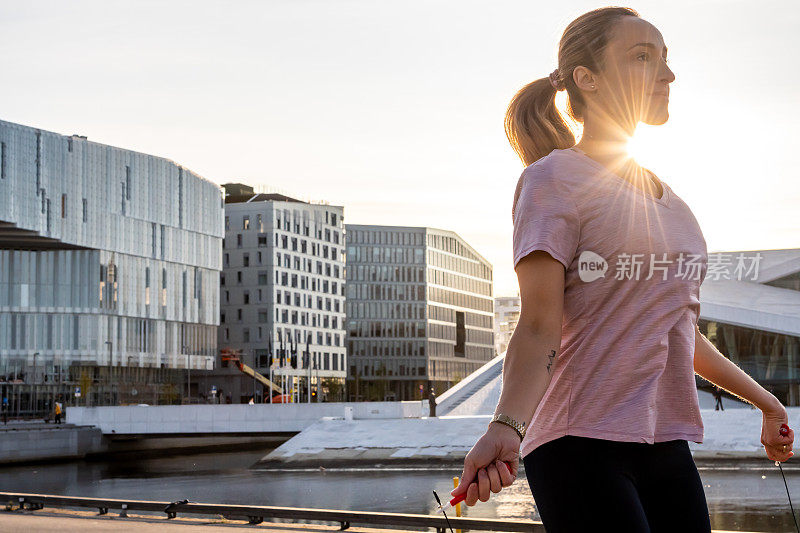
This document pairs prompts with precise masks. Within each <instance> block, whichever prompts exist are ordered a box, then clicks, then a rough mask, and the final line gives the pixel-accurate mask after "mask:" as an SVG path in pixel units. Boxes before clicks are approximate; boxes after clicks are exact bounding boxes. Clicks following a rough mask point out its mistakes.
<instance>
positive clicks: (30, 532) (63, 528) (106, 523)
mask: <svg viewBox="0 0 800 533" xmlns="http://www.w3.org/2000/svg"><path fill="white" fill-rule="evenodd" d="M223 528H247V529H256V530H258V531H260V532H267V533H329V532H333V531H341V529H340V527H339V525H338V524H336V525H324V524H296V523H275V522H263V523H261V524H259V525H255V526H253V525H249V524H246V523H244V522H242V521H227V520H223V519H219V520H205V519H200V518H181V517H178V518H173V519H172V520H168V519H166V518H162V517H157V516H152V515H150V516H147V515H135V514H130V516H129V518H119V517H115V516H111V515H106V516H97V513H94V512H89V511H71V510H66V509H42V510H39V511H35V512H31V511H14V512H5V511H0V531H3V532H7V533H49V532H51V531H58V532H59V533H84V532H87V533H117V532H119V531H135V532H139V531H140V532H144V533H157V532H163V531H166V532H169V531H174V532H175V533H195V532H198V533H200V532H207V531H220V530H221V529H223ZM347 531H348V532H352V533H398V532H402V531H404V530H402V529H394V528H392V529H379V528H372V527H357V526H350V527H349V528H348V529H347ZM415 533H419V532H415ZM712 533H759V532H755V531H736V532H734V531H727V530H721V529H715V530H713V532H712Z"/></svg>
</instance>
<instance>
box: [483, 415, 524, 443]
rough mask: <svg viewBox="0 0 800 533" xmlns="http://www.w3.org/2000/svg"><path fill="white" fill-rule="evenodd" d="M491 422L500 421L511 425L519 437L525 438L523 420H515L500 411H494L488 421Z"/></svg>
mask: <svg viewBox="0 0 800 533" xmlns="http://www.w3.org/2000/svg"><path fill="white" fill-rule="evenodd" d="M492 422H500V423H501V424H505V425H507V426H511V427H512V428H514V431H516V432H517V434H518V435H519V438H520V439H521V440H525V431H526V429H525V422H517V421H516V420H514V419H513V418H511V417H510V416H508V415H504V414H500V413H495V415H494V416H493V417H492V421H491V422H489V423H490V424H491V423H492Z"/></svg>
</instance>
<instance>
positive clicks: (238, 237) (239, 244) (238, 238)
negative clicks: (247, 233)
mask: <svg viewBox="0 0 800 533" xmlns="http://www.w3.org/2000/svg"><path fill="white" fill-rule="evenodd" d="M236 247H237V248H241V247H242V234H241V233H237V234H236Z"/></svg>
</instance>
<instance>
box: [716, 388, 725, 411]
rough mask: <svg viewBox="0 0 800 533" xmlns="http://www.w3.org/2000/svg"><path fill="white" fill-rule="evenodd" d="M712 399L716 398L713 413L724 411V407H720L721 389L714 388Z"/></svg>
mask: <svg viewBox="0 0 800 533" xmlns="http://www.w3.org/2000/svg"><path fill="white" fill-rule="evenodd" d="M714 398H716V400H717V403H716V404H714V410H715V411H724V410H725V406H724V405H722V389H720V388H719V387H714Z"/></svg>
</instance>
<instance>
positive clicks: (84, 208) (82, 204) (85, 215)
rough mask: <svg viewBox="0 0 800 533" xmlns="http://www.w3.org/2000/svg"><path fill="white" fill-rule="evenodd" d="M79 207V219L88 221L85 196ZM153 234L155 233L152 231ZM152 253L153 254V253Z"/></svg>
mask: <svg viewBox="0 0 800 533" xmlns="http://www.w3.org/2000/svg"><path fill="white" fill-rule="evenodd" d="M81 208H82V215H81V219H82V220H83V221H84V222H88V221H89V207H88V202H87V201H86V198H84V199H83V201H82V202H81ZM154 235H155V233H154ZM153 255H155V254H153Z"/></svg>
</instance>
